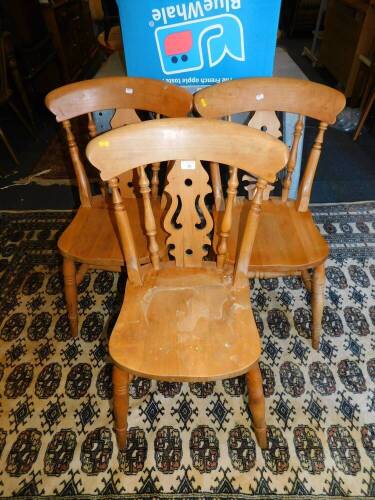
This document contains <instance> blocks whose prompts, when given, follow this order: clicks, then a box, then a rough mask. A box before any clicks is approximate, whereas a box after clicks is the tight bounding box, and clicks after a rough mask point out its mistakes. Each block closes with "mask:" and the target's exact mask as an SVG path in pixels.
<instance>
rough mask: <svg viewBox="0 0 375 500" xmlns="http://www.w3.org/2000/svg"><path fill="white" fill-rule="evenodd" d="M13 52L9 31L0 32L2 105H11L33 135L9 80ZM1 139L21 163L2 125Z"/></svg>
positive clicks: (16, 160)
mask: <svg viewBox="0 0 375 500" xmlns="http://www.w3.org/2000/svg"><path fill="white" fill-rule="evenodd" d="M11 52H12V41H11V36H10V34H9V33H6V32H3V33H1V32H0V107H2V106H6V105H9V107H10V108H11V109H12V110H13V111H14V113H15V114H16V115H17V117H18V119H19V120H20V122H21V123H22V124H23V125H24V127H25V128H26V130H27V131H28V132H29V133H30V134H31V136H33V131H32V129H31V128H30V125H29V124H28V123H27V121H26V120H25V118H24V117H23V115H22V113H21V111H20V110H19V109H18V107H17V106H16V104H15V102H14V100H13V97H14V93H13V90H12V89H10V87H9V81H8V62H9V60H8V56H9V54H10V53H11ZM16 70H17V68H16V67H14V66H13V73H14V74H15V75H16V76H17V74H18V73H17V71H16ZM0 139H1V140H2V141H3V143H4V145H5V147H6V148H7V150H8V152H9V154H10V155H11V157H12V158H13V160H14V162H15V163H16V165H19V164H20V163H19V161H18V158H17V156H16V153H15V152H14V150H13V148H12V146H11V145H10V143H9V141H8V139H7V138H6V136H5V134H4V131H3V130H2V128H1V127H0Z"/></svg>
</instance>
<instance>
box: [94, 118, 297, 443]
mask: <svg viewBox="0 0 375 500" xmlns="http://www.w3.org/2000/svg"><path fill="white" fill-rule="evenodd" d="M87 155H88V158H89V160H90V161H91V163H92V164H93V165H95V166H96V167H97V168H98V169H99V170H100V172H101V177H102V179H103V180H105V181H109V185H110V187H111V189H112V193H113V204H114V210H115V216H116V222H117V227H118V231H119V234H120V240H121V246H122V248H123V252H124V255H125V260H126V265H127V269H128V281H127V284H126V290H125V297H124V302H123V306H122V308H121V312H120V315H119V318H118V320H117V322H116V325H115V327H114V329H113V331H112V334H111V338H110V342H109V351H110V354H111V357H112V359H113V361H114V364H115V367H114V371H113V383H114V413H115V421H116V432H117V439H118V445H119V448H120V449H123V448H125V444H126V430H127V412H128V398H129V395H128V383H129V376H131V375H133V374H137V375H140V376H142V377H148V378H152V379H159V380H178V381H204V380H215V379H223V378H228V377H234V376H237V375H240V374H244V373H246V374H247V384H248V388H249V406H250V409H251V412H252V416H253V425H254V431H255V434H256V437H257V440H258V443H259V445H260V446H261V447H262V448H265V447H266V446H267V433H266V421H265V403H264V395H263V387H262V377H261V374H260V370H259V366H258V359H259V357H260V352H261V351H260V339H259V334H258V331H257V327H256V324H255V321H254V317H253V314H252V310H251V305H250V289H249V281H248V278H247V266H248V261H249V257H250V254H251V251H252V247H253V244H254V239H255V234H256V229H257V225H258V219H259V213H260V210H261V204H262V193H263V190H264V189H265V187H266V186H267V183H268V182H273V181H274V179H275V175H276V173H277V172H278V171H279V170H280V169H281V168H282V167H283V166H284V165H285V163H286V160H287V147H286V146H285V145H284V144H282V143H281V142H280V141H278V140H277V139H275V138H273V137H270V136H267V135H266V134H263V133H262V132H259V131H257V130H251V129H247V128H245V127H243V126H242V125H238V124H228V123H224V122H220V121H212V120H204V119H199V118H185V119H184V118H180V119H166V120H160V121H153V122H148V123H142V124H138V125H129V126H128V127H125V128H121V129H117V130H113V131H110V132H107V133H106V134H103V135H102V136H101V137H100V138H96V139H94V140H92V141H91V142H90V143H89V145H88V147H87ZM200 160H211V161H216V162H219V161H222V162H223V163H225V164H227V165H231V169H230V182H229V185H232V184H235V183H236V178H237V170H238V169H239V168H241V169H244V170H247V171H251V172H252V173H253V174H254V175H256V176H257V177H258V182H257V195H256V196H255V198H254V200H253V202H252V206H251V209H250V210H249V216H248V219H247V221H246V223H245V224H244V226H243V240H242V245H241V247H240V249H239V252H238V257H237V258H236V261H235V265H234V266H231V265H229V266H228V265H225V266H224V265H223V264H224V263H223V262H222V261H220V259H218V261H217V263H216V264H215V263H214V262H209V261H207V260H206V255H207V253H208V251H209V246H210V243H211V241H210V233H211V230H212V225H213V221H212V218H211V216H210V214H209V212H208V209H207V207H206V205H205V197H206V195H207V194H208V193H209V192H210V191H211V189H210V187H209V185H208V181H209V178H208V175H207V173H206V171H205V170H204V169H203V167H202V165H201V163H200ZM161 161H174V165H173V167H172V168H171V170H170V171H169V174H168V178H167V186H166V188H165V192H166V194H167V196H168V200H169V204H168V209H167V213H166V215H165V219H164V227H165V229H166V231H167V233H168V234H169V237H168V238H167V242H166V243H167V245H168V247H169V250H170V253H171V254H172V256H173V258H174V260H173V261H169V262H164V261H161V259H160V258H159V256H158V247H157V244H156V241H155V237H154V235H153V231H152V230H151V229H152V228H155V226H156V225H157V222H156V217H157V214H155V213H154V212H153V210H152V209H151V200H150V195H149V190H150V188H149V185H148V181H147V178H146V176H145V174H144V168H143V167H139V168H138V172H139V175H140V178H141V179H144V190H145V192H146V196H145V197H144V200H143V201H144V212H145V218H144V225H145V228H146V232H147V233H148V242H149V252H150V260H151V262H152V264H146V265H141V264H140V262H139V257H140V256H139V254H138V253H137V251H136V249H135V240H134V237H133V233H134V232H136V231H138V230H139V228H138V227H137V222H136V221H134V220H132V219H131V218H130V217H129V216H128V213H127V202H126V200H124V199H123V197H122V196H121V194H120V190H119V182H118V176H119V175H121V174H122V173H124V172H127V171H130V170H132V169H135V168H137V166H138V165H146V164H148V163H150V162H161ZM232 209H233V207H232V206H231V204H230V203H228V204H227V205H226V208H225V215H226V218H227V219H230V218H231V215H232ZM227 229H228V230H230V227H229V228H227Z"/></svg>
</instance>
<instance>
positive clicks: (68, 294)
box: [63, 257, 78, 337]
mask: <svg viewBox="0 0 375 500" xmlns="http://www.w3.org/2000/svg"><path fill="white" fill-rule="evenodd" d="M63 274H64V290H65V301H66V307H67V310H68V318H69V323H70V330H71V332H72V335H73V337H77V335H78V304H77V282H76V266H75V262H74V260H72V259H68V258H67V257H64V261H63Z"/></svg>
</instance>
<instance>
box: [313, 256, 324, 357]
mask: <svg viewBox="0 0 375 500" xmlns="http://www.w3.org/2000/svg"><path fill="white" fill-rule="evenodd" d="M325 276H326V275H325V266H324V263H323V264H321V265H320V266H318V267H316V268H315V269H314V275H313V278H312V296H311V301H312V346H313V348H314V349H316V350H318V349H319V343H320V330H321V326H322V317H323V307H324V289H325Z"/></svg>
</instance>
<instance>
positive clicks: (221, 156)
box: [86, 118, 288, 284]
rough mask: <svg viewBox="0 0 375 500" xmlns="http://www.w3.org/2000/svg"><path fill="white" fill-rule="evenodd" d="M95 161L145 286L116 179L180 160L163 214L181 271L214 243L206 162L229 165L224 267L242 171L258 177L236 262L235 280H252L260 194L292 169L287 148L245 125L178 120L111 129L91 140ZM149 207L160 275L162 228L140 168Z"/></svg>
mask: <svg viewBox="0 0 375 500" xmlns="http://www.w3.org/2000/svg"><path fill="white" fill-rule="evenodd" d="M86 153H87V156H88V158H89V160H90V162H91V163H92V164H93V165H94V166H95V167H96V168H98V169H99V170H100V173H101V178H102V179H103V180H105V181H109V185H110V186H111V188H112V195H113V202H114V208H115V214H116V219H117V223H118V227H119V233H120V239H121V243H122V247H123V251H124V255H125V260H126V265H127V270H128V275H129V278H130V279H131V280H132V281H133V282H135V283H137V284H141V283H142V273H141V269H140V266H139V264H138V256H137V254H136V249H135V245H134V240H133V237H132V231H131V221H129V219H128V217H127V214H126V202H123V199H122V197H121V194H120V191H119V189H118V179H117V178H118V176H119V175H121V174H122V173H123V172H127V171H129V170H132V169H134V168H137V167H138V166H139V165H145V164H148V163H152V162H161V161H174V165H173V167H172V168H171V170H170V171H169V174H168V178H167V186H166V187H165V192H166V193H167V195H168V196H169V204H168V208H167V212H166V214H165V215H164V229H165V230H166V232H167V233H169V237H168V238H167V241H166V244H167V247H169V249H171V247H172V250H171V253H172V255H173V256H174V259H175V261H176V266H177V267H201V266H202V261H203V259H204V258H205V256H206V255H207V252H208V249H207V245H210V243H211V241H210V237H211V235H212V227H213V222H212V218H211V215H210V214H209V212H208V210H207V207H206V204H205V197H206V195H207V194H208V193H209V192H211V188H210V187H209V184H208V181H209V178H208V175H207V173H206V171H205V170H204V168H203V167H202V164H201V161H202V160H204V161H214V162H222V163H224V164H225V165H230V167H229V168H230V176H229V182H228V198H227V203H226V207H225V212H224V215H223V218H222V223H221V228H220V232H219V234H220V236H221V239H220V242H219V245H218V258H217V265H218V267H219V268H223V266H224V263H225V258H226V254H227V239H228V236H229V233H230V230H231V225H232V210H233V201H234V196H235V193H236V184H237V182H238V181H237V171H238V169H243V170H245V171H246V172H249V173H251V174H252V175H255V176H256V177H257V178H258V183H257V193H256V195H255V197H254V199H253V202H252V207H251V209H250V211H249V216H248V219H247V223H246V225H245V230H244V233H243V238H242V243H241V246H240V250H239V252H238V257H237V260H236V272H235V276H236V278H235V279H236V281H238V280H240V281H241V282H242V280H243V279H246V276H247V267H248V262H249V258H250V254H251V251H252V246H253V242H254V237H255V233H256V227H257V223H258V216H259V212H260V205H261V201H262V193H263V190H264V189H265V187H266V186H267V183H269V182H274V180H275V177H276V173H277V172H278V171H279V170H281V169H282V168H283V167H284V165H285V164H286V161H287V158H288V149H287V147H286V146H285V145H284V144H283V143H282V142H281V141H279V140H277V139H275V138H274V137H271V136H269V135H267V134H264V133H263V132H260V131H258V130H254V129H249V128H246V127H243V126H242V125H237V124H233V123H226V122H223V121H219V120H206V119H203V118H179V119H178V118H177V119H165V120H159V121H156V120H155V121H149V122H147V123H141V124H138V125H129V126H128V127H122V128H119V129H116V130H112V131H110V132H107V133H105V134H103V135H102V136H100V137H97V138H95V139H93V140H92V141H91V142H90V143H89V145H88V147H87V150H86ZM138 172H139V178H140V187H141V193H142V196H143V201H144V214H145V216H144V217H145V221H144V226H145V229H146V233H147V236H148V241H149V252H150V260H151V262H152V264H153V266H154V268H155V269H156V270H158V269H159V266H160V263H159V252H158V250H159V249H158V245H157V242H156V237H155V235H156V223H155V217H154V214H153V211H152V207H151V203H150V187H149V181H148V179H147V176H146V175H145V172H144V167H138Z"/></svg>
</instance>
